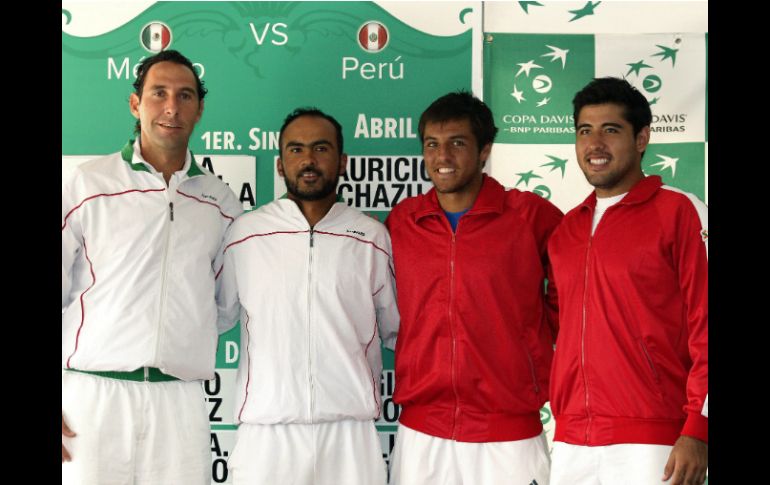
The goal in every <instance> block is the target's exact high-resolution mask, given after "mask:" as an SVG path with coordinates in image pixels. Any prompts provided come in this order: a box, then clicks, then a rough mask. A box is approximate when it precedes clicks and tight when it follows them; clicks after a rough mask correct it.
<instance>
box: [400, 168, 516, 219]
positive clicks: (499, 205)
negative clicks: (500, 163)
mask: <svg viewBox="0 0 770 485" xmlns="http://www.w3.org/2000/svg"><path fill="white" fill-rule="evenodd" d="M418 200H419V203H418V205H417V207H416V208H415V210H414V220H415V221H419V220H420V219H422V218H423V217H427V216H431V215H437V214H443V212H444V209H442V208H441V205H440V204H439V203H438V195H437V194H436V189H435V188H432V189H430V190H429V191H428V193H427V194H425V195H424V196H423V197H420V198H419V199H418ZM504 207H505V187H503V186H502V185H500V182H498V181H497V180H495V179H493V178H492V177H490V176H488V175H487V174H482V180H481V190H479V194H478V195H477V196H476V200H475V201H474V202H473V205H472V206H471V208H470V210H468V212H467V213H466V215H469V214H471V215H472V214H482V213H487V212H492V213H498V214H501V213H502V212H503V208H504Z"/></svg>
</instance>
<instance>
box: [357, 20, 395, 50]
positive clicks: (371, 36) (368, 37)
mask: <svg viewBox="0 0 770 485" xmlns="http://www.w3.org/2000/svg"><path fill="white" fill-rule="evenodd" d="M358 43H359V44H360V45H361V47H363V48H364V50H366V51H368V52H379V51H381V50H382V49H384V48H385V46H386V45H387V43H388V29H386V28H385V26H384V25H382V24H381V23H379V22H368V23H366V24H364V25H363V26H362V27H361V29H360V30H359V31H358Z"/></svg>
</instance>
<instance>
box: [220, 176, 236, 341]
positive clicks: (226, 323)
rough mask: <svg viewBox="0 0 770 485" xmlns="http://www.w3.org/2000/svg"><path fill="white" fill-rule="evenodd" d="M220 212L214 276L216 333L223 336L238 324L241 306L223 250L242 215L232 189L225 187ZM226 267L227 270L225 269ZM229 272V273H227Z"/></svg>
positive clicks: (230, 266)
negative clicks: (218, 242)
mask: <svg viewBox="0 0 770 485" xmlns="http://www.w3.org/2000/svg"><path fill="white" fill-rule="evenodd" d="M221 210H222V213H223V214H224V215H225V217H224V218H223V227H222V234H223V236H222V244H221V245H220V247H219V252H218V253H217V257H216V259H215V260H214V268H213V269H214V275H215V276H216V281H215V287H216V293H215V294H216V301H217V331H218V332H219V333H220V334H223V333H225V332H227V331H228V330H230V329H231V328H233V327H234V326H235V324H236V323H238V318H239V315H240V312H241V306H240V303H239V300H238V292H237V286H236V282H235V274H234V273H235V272H234V271H233V270H232V268H233V266H232V260H231V259H232V257H231V256H230V257H225V254H224V252H225V248H226V247H227V245H228V244H229V243H228V241H230V235H231V233H232V227H233V223H234V222H235V220H236V219H237V218H238V216H240V215H241V214H242V213H243V204H242V203H241V202H240V201H239V200H238V198H237V197H236V196H235V194H234V193H233V191H232V189H230V188H229V187H227V186H225V189H224V195H223V197H222V202H221ZM225 266H227V268H225ZM228 270H229V271H228Z"/></svg>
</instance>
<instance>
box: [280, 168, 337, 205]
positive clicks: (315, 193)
mask: <svg viewBox="0 0 770 485" xmlns="http://www.w3.org/2000/svg"><path fill="white" fill-rule="evenodd" d="M306 172H310V173H314V174H316V175H317V176H318V179H319V180H320V181H321V182H322V185H321V186H320V187H315V188H311V189H306V190H300V188H299V182H298V180H299V179H300V178H301V177H302V175H303V174H304V173H306ZM339 180H340V179H339V177H335V178H333V179H331V180H325V179H324V177H323V174H322V173H321V172H319V171H318V170H316V169H314V168H312V167H309V168H306V169H304V170H302V171H301V172H300V173H298V174H297V177H296V179H294V180H290V179H289V178H288V177H286V178H285V179H284V182H286V190H287V191H288V192H289V193H290V194H291V195H293V196H294V197H296V198H297V199H299V200H307V201H312V200H321V199H325V198H326V197H328V196H329V194H331V193H333V192H334V191H335V190H336V189H337V184H338V183H339Z"/></svg>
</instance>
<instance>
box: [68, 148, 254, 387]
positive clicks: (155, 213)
mask: <svg viewBox="0 0 770 485" xmlns="http://www.w3.org/2000/svg"><path fill="white" fill-rule="evenodd" d="M186 158H187V159H186V161H185V166H184V168H183V170H182V171H179V172H176V173H175V174H173V175H172V177H171V180H170V181H169V186H168V187H167V186H166V183H165V181H164V180H163V175H162V174H160V173H158V172H156V171H155V170H154V169H153V168H152V167H151V166H150V165H149V164H148V163H147V162H146V161H144V160H143V159H142V157H141V153H140V151H139V144H138V141H137V142H136V143H132V142H129V143H128V144H127V145H126V146H125V147H124V148H123V151H121V152H119V153H114V154H112V155H108V156H105V157H101V158H97V159H95V160H91V161H89V162H86V163H83V164H82V165H80V166H79V167H78V168H77V169H76V170H75V172H74V173H73V175H72V176H71V177H70V178H69V180H67V181H66V182H65V183H64V184H63V185H62V256H61V261H62V368H63V369H67V368H75V369H80V370H89V371H132V370H134V369H137V368H139V367H157V368H159V369H160V370H161V371H163V372H165V373H166V374H170V375H173V376H176V377H178V378H180V379H183V380H194V379H211V378H213V377H214V362H215V354H216V348H217V328H216V321H217V313H216V312H217V308H216V303H215V301H214V277H215V272H214V267H213V263H214V260H215V258H216V255H217V253H218V251H219V249H220V246H221V243H222V239H223V237H224V233H225V231H226V229H227V228H228V227H229V225H230V224H231V223H232V221H233V220H234V218H235V217H237V216H238V215H239V214H240V213H241V212H242V211H243V209H242V205H241V203H240V202H238V200H237V198H236V197H235V194H233V192H232V190H230V188H229V187H227V185H225V184H224V183H223V182H222V181H221V180H219V179H218V178H217V177H215V176H214V175H212V174H211V173H210V172H208V171H204V170H203V169H201V167H200V166H199V165H198V164H197V163H196V162H195V160H194V159H193V157H192V156H191V154H190V152H189V151H188V153H187V157H186Z"/></svg>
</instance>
